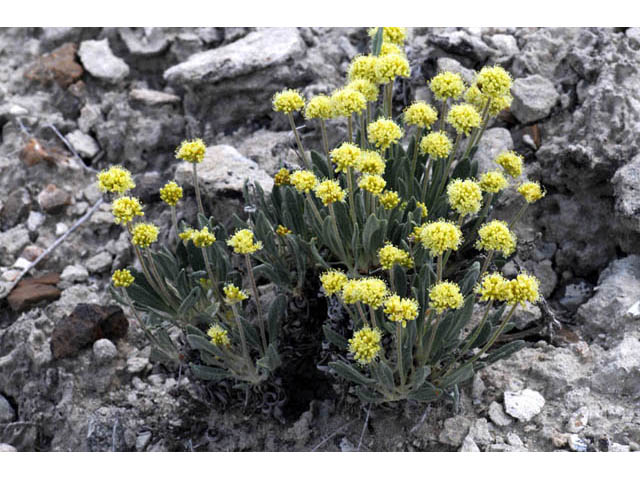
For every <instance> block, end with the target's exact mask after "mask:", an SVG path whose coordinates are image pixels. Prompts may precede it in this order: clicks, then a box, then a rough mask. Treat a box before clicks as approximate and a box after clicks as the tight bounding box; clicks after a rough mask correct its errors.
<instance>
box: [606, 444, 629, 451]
mask: <svg viewBox="0 0 640 480" xmlns="http://www.w3.org/2000/svg"><path fill="white" fill-rule="evenodd" d="M609 451H610V452H630V451H631V448H630V447H629V445H621V444H619V443H615V442H613V443H612V444H611V445H609Z"/></svg>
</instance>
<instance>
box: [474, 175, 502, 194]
mask: <svg viewBox="0 0 640 480" xmlns="http://www.w3.org/2000/svg"><path fill="white" fill-rule="evenodd" d="M478 184H479V185H480V188H481V189H482V191H484V192H489V193H498V192H500V191H502V190H504V189H505V188H507V186H508V185H509V182H508V181H507V179H506V178H504V175H503V174H502V172H499V171H498V170H494V171H492V172H487V173H483V174H482V175H481V176H480V181H479V182H478Z"/></svg>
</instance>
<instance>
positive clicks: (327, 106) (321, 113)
mask: <svg viewBox="0 0 640 480" xmlns="http://www.w3.org/2000/svg"><path fill="white" fill-rule="evenodd" d="M304 116H305V118H307V119H312V118H323V119H325V120H326V119H328V118H333V107H332V105H331V98H329V97H328V96H327V95H316V96H315V97H313V98H312V99H311V100H309V102H308V103H307V106H306V108H305V109H304Z"/></svg>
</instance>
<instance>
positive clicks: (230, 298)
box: [222, 284, 249, 305]
mask: <svg viewBox="0 0 640 480" xmlns="http://www.w3.org/2000/svg"><path fill="white" fill-rule="evenodd" d="M222 293H224V301H225V303H227V304H229V305H235V304H236V303H240V302H242V301H243V300H246V299H247V298H249V294H247V292H245V291H244V290H240V289H239V288H238V287H236V286H235V285H233V284H229V285H225V286H224V287H223V288H222Z"/></svg>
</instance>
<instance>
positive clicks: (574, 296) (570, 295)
mask: <svg viewBox="0 0 640 480" xmlns="http://www.w3.org/2000/svg"><path fill="white" fill-rule="evenodd" d="M592 292H593V287H592V286H591V285H590V284H589V283H587V282H585V281H584V280H580V281H578V282H577V283H570V284H568V285H566V286H565V289H564V295H563V296H562V298H561V299H560V300H559V302H560V305H562V306H563V307H564V308H566V309H567V310H569V311H571V312H575V311H576V310H577V309H578V308H579V307H580V305H582V304H583V303H585V302H586V301H587V300H589V298H590V297H591V295H592Z"/></svg>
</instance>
